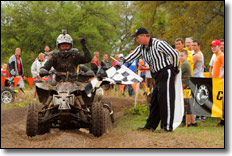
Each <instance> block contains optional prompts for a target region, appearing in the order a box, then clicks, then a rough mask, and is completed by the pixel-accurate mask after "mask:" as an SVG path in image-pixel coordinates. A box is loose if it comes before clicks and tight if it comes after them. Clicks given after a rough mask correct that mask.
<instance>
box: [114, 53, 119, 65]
mask: <svg viewBox="0 0 232 156" xmlns="http://www.w3.org/2000/svg"><path fill="white" fill-rule="evenodd" d="M114 58H115V59H116V60H117V61H118V60H119V54H115V55H114ZM117 61H114V62H113V63H112V66H113V67H114V66H115V65H116V64H117Z"/></svg>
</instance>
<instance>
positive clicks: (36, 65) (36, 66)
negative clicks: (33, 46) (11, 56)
mask: <svg viewBox="0 0 232 156" xmlns="http://www.w3.org/2000/svg"><path fill="white" fill-rule="evenodd" d="M47 56H48V55H47ZM45 62H46V61H45V54H44V53H40V54H39V56H38V60H36V61H34V62H33V64H32V66H31V73H32V77H33V78H35V81H34V83H36V81H38V80H37V79H40V76H39V72H40V68H41V67H42V66H44V64H45ZM35 99H36V90H35V93H34V100H35Z"/></svg>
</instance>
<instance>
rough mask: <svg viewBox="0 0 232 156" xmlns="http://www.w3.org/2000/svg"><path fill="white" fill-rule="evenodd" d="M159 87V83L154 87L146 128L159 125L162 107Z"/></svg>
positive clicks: (154, 127)
mask: <svg viewBox="0 0 232 156" xmlns="http://www.w3.org/2000/svg"><path fill="white" fill-rule="evenodd" d="M158 98H159V97H158V88H157V85H156V86H155V87H154V90H153V93H152V97H151V107H150V114H149V117H148V119H147V123H146V125H145V127H146V128H153V129H154V130H155V129H156V128H157V127H158V125H159V122H160V108H159V103H158Z"/></svg>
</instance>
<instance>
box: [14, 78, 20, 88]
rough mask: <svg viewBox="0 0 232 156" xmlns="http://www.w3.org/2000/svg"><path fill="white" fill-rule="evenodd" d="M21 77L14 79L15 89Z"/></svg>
mask: <svg viewBox="0 0 232 156" xmlns="http://www.w3.org/2000/svg"><path fill="white" fill-rule="evenodd" d="M20 79H21V77H14V85H15V87H17V84H18V83H19V81H20Z"/></svg>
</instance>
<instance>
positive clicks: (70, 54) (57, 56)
mask: <svg viewBox="0 0 232 156" xmlns="http://www.w3.org/2000/svg"><path fill="white" fill-rule="evenodd" d="M80 43H81V45H82V49H83V51H84V54H82V53H80V52H79V50H78V49H75V48H73V40H72V37H71V36H70V35H69V34H67V32H66V30H62V34H60V35H59V36H58V38H57V40H56V46H57V48H58V51H54V52H53V54H52V57H51V58H50V59H49V60H48V61H47V62H46V63H45V65H44V66H43V67H41V68H40V76H41V77H42V76H45V75H47V74H48V71H49V70H50V69H51V67H53V68H54V69H55V71H56V72H59V73H65V74H58V75H56V81H57V82H59V81H65V79H66V75H67V74H68V75H69V76H68V81H75V80H77V79H76V73H77V72H76V69H77V65H79V64H84V63H88V62H90V61H91V60H92V57H91V54H90V52H89V50H88V48H87V47H86V41H85V39H84V38H81V39H80Z"/></svg>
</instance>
